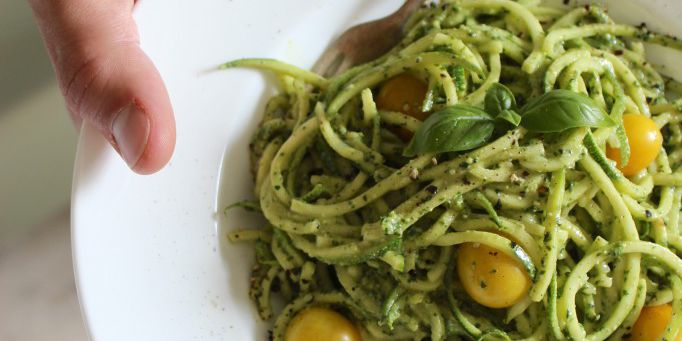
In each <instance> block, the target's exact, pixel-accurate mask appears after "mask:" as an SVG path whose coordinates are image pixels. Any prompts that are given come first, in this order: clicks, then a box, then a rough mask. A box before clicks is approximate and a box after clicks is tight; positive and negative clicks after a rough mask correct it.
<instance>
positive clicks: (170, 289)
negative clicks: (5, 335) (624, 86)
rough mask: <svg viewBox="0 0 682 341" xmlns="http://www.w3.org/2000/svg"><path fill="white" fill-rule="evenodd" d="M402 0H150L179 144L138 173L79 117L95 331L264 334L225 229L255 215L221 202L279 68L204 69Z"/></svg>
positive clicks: (654, 5) (76, 216)
mask: <svg viewBox="0 0 682 341" xmlns="http://www.w3.org/2000/svg"><path fill="white" fill-rule="evenodd" d="M627 2H628V1H625V0H613V1H611V2H610V4H611V11H612V14H614V15H615V16H617V17H619V18H626V19H627V21H628V22H630V23H639V22H642V21H646V22H647V23H648V24H649V26H650V27H652V28H655V29H658V30H662V31H664V32H666V33H674V32H677V33H678V34H681V33H682V25H681V24H680V23H679V22H678V21H677V20H674V19H675V18H679V17H682V4H680V3H678V2H677V0H648V1H646V7H645V8H646V9H648V10H643V9H638V10H636V11H632V10H630V9H631V8H632V7H630V6H625V4H626V3H627ZM638 2H641V3H645V2H644V1H639V0H638ZM399 5H400V1H397V0H374V1H363V0H353V1H350V0H344V1H338V0H336V1H334V0H287V1H266V0H261V1H254V0H231V1H228V0H221V1H218V0H200V1H199V0H197V1H181V0H173V1H171V0H165V1H164V0H146V1H141V2H140V4H139V8H138V11H137V18H138V23H139V29H140V33H141V35H142V41H143V45H144V48H145V50H146V51H147V52H148V54H149V55H150V56H151V57H152V59H153V60H154V61H155V62H156V65H157V67H158V68H159V70H160V71H161V74H162V75H163V76H164V79H165V81H166V84H167V86H168V89H169V92H170V95H171V99H172V102H173V106H174V108H175V113H176V119H177V149H176V151H175V155H174V156H173V160H172V161H171V163H170V164H169V165H168V167H166V168H165V169H164V170H163V171H161V172H160V173H158V174H156V175H153V176H146V177H145V176H137V175H134V174H133V173H131V172H130V171H129V170H128V169H127V168H126V167H125V165H124V163H123V162H122V161H120V160H119V158H118V156H117V155H115V153H114V152H113V151H112V150H111V149H110V148H108V146H107V145H106V142H105V141H104V140H103V139H102V138H100V137H99V136H98V135H97V134H96V133H95V132H94V130H92V129H90V128H88V127H85V129H83V132H82V135H81V138H80V143H79V147H78V155H77V161H76V167H75V168H76V170H75V174H74V187H73V199H72V200H73V202H72V226H73V252H74V262H75V265H76V279H77V285H78V292H79V296H80V300H81V305H82V308H83V313H84V315H85V318H86V323H87V326H88V328H89V330H90V333H91V336H92V338H93V339H94V340H97V341H101V340H116V341H120V340H226V339H230V340H263V339H264V338H265V326H264V325H263V324H261V323H259V322H257V317H256V315H255V309H254V307H253V305H252V304H251V302H250V301H249V299H248V297H247V290H248V287H247V285H248V276H249V268H250V265H251V263H252V261H251V257H252V253H251V251H250V250H249V248H248V247H247V246H241V245H228V244H227V243H226V241H225V239H224V234H222V233H219V229H218V226H223V225H225V226H234V227H241V226H250V225H252V224H257V223H258V220H257V219H255V218H254V217H253V216H248V215H241V214H239V213H234V214H232V215H230V217H229V218H228V219H223V218H221V217H222V215H220V214H217V213H216V212H218V211H220V208H221V207H223V205H224V203H229V202H233V201H237V200H241V199H244V198H247V197H249V196H250V193H251V188H252V183H251V176H250V174H249V172H248V155H247V143H248V140H249V137H250V135H251V133H252V132H253V129H254V128H255V126H256V124H257V121H258V120H259V118H260V115H261V111H262V109H263V104H264V103H263V101H264V100H265V99H266V98H267V97H268V96H269V95H270V94H272V92H273V89H272V87H271V86H270V85H269V84H271V83H269V82H268V79H269V78H267V77H264V76H263V75H262V74H261V73H258V72H255V71H249V70H229V71H223V72H206V71H207V70H209V69H211V68H213V67H214V66H215V65H218V64H219V63H221V62H223V61H227V60H231V59H236V58H241V57H272V58H278V59H282V60H285V61H288V62H290V63H293V64H296V65H299V66H302V67H309V66H310V65H312V63H313V62H314V60H315V59H316V57H317V56H318V55H319V54H320V53H321V52H322V51H323V49H324V48H325V47H326V45H327V44H328V43H329V42H330V40H331V39H332V38H333V37H334V36H335V35H337V34H338V33H340V32H342V31H343V30H344V29H345V28H346V27H348V26H350V25H353V24H355V23H358V22H362V21H366V20H369V19H373V18H377V17H381V16H383V15H385V14H387V13H390V12H391V11H392V10H394V9H395V8H397V7H398V6H399ZM652 13H659V16H657V17H655V16H654V15H653V14H652ZM654 19H655V20H654ZM668 58H669V59H668V60H674V59H670V57H668ZM677 60H679V59H677ZM661 61H665V59H661ZM671 65H674V64H671ZM221 179H222V180H221ZM219 182H222V183H219Z"/></svg>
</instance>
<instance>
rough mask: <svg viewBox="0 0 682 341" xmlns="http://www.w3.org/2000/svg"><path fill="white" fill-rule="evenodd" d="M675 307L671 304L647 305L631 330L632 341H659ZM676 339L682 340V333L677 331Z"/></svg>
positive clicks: (676, 340) (677, 340)
mask: <svg viewBox="0 0 682 341" xmlns="http://www.w3.org/2000/svg"><path fill="white" fill-rule="evenodd" d="M672 313H673V308H672V306H671V305H670V304H663V305H657V306H651V307H645V308H644V309H642V311H641V312H640V313H639V318H637V322H635V325H634V326H632V330H631V331H630V341H657V340H660V338H661V336H663V333H664V332H665V328H666V327H667V326H668V322H670V319H671V316H672ZM675 341H682V333H677V337H675Z"/></svg>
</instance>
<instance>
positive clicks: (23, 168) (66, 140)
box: [0, 1, 87, 341]
mask: <svg viewBox="0 0 682 341" xmlns="http://www.w3.org/2000/svg"><path fill="white" fill-rule="evenodd" d="M76 140H77V132H76V130H75V129H74V127H73V126H72V125H71V122H70V119H69V116H68V115H67V112H66V109H64V103H63V100H62V98H61V95H60V92H59V89H58V87H57V84H56V81H55V78H54V73H53V71H52V67H51V65H50V63H49V60H48V58H47V54H46V52H45V50H44V48H43V44H42V41H41V39H40V36H39V33H38V31H37V29H36V27H35V24H34V22H33V19H32V17H31V11H30V9H29V7H28V4H27V3H26V1H0V169H1V171H0V340H3V341H15V340H16V341H23V340H54V341H61V340H69V341H71V340H73V341H79V340H87V336H86V332H85V329H84V327H83V322H82V319H81V315H80V309H79V307H78V302H77V298H76V290H75V285H74V279H73V268H72V264H71V249H70V247H71V246H70V235H69V199H70V192H71V173H72V168H73V160H74V156H75V151H76Z"/></svg>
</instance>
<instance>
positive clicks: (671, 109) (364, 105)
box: [221, 0, 682, 341]
mask: <svg viewBox="0 0 682 341" xmlns="http://www.w3.org/2000/svg"><path fill="white" fill-rule="evenodd" d="M539 3H540V2H539V1H521V0H519V1H511V0H442V1H439V2H431V3H429V4H428V5H424V6H422V8H421V9H419V10H418V11H417V12H416V13H415V14H414V15H413V16H412V17H411V18H410V19H409V20H408V22H407V26H406V29H405V37H404V40H403V41H401V42H400V43H399V44H398V45H397V46H396V47H395V48H394V49H393V50H391V51H390V52H388V53H387V54H386V55H384V56H382V57H380V58H378V59H376V60H374V61H371V62H369V63H367V64H364V65H359V66H356V67H354V68H352V69H350V70H348V71H345V72H344V73H341V74H339V75H336V76H333V77H330V78H324V77H322V76H320V75H318V74H316V73H313V72H310V71H306V70H302V69H299V68H296V67H294V66H292V65H289V64H286V63H283V62H279V61H275V60H269V59H241V60H236V61H233V62H229V63H226V64H224V65H222V66H221V67H222V68H231V67H252V68H259V69H263V70H267V71H270V72H274V73H275V75H277V76H278V77H279V80H280V81H281V88H282V91H281V92H280V93H279V94H278V95H276V96H274V97H272V99H270V101H269V102H268V104H267V106H266V109H265V114H264V117H263V120H262V122H261V124H260V126H259V129H258V131H257V132H256V133H255V134H254V137H253V140H252V143H251V144H250V150H251V166H252V172H253V175H254V181H255V186H254V190H255V195H256V198H257V200H256V201H253V202H244V203H240V204H237V205H233V206H237V207H244V208H249V209H251V210H260V211H261V212H262V214H263V216H264V217H265V218H266V219H267V224H265V226H262V227H261V228H259V229H246V230H239V231H233V232H230V234H229V238H230V240H232V241H244V242H250V243H253V244H254V245H255V251H256V265H255V266H254V268H253V273H252V277H251V291H250V294H251V297H252V299H253V300H254V301H255V302H256V305H257V308H258V312H259V315H260V317H261V318H263V319H270V318H273V319H274V324H273V329H272V336H273V338H274V339H275V340H282V339H283V338H284V334H285V331H286V328H287V325H288V324H289V322H290V321H291V319H292V318H293V316H294V315H295V314H296V313H298V312H299V311H301V310H303V309H306V308H308V307H311V306H314V305H322V306H327V307H331V308H333V309H335V310H337V311H339V312H341V313H342V314H344V315H346V316H347V317H349V318H350V319H352V320H354V321H355V322H356V323H355V324H356V325H357V326H358V327H359V328H360V329H361V333H362V335H363V339H367V340H372V339H391V340H394V339H414V340H421V339H423V338H430V340H433V341H436V340H460V339H475V340H552V339H573V340H605V339H607V338H611V339H622V338H626V337H627V335H628V333H629V332H630V328H632V326H633V325H634V324H635V321H636V320H637V318H638V316H639V315H640V311H642V309H643V308H644V307H647V306H650V305H654V304H668V303H671V304H672V308H673V318H672V320H671V321H670V322H669V325H668V328H667V329H666V331H665V338H666V339H668V340H672V339H674V338H675V335H676V333H677V331H678V330H679V328H680V326H681V325H682V296H681V295H682V292H681V291H680V290H682V289H681V288H682V259H681V258H680V257H679V256H678V255H679V254H681V253H682V234H681V233H680V232H681V231H680V226H681V225H680V219H681V217H680V210H681V209H682V168H680V167H681V166H682V126H681V125H680V123H682V102H680V101H673V100H672V99H669V98H672V97H666V96H670V95H671V94H672V95H674V93H677V92H679V90H680V89H682V86H680V84H679V83H677V82H676V81H674V80H672V79H670V78H668V77H666V76H664V75H661V74H659V73H658V72H657V71H656V70H655V69H654V68H653V67H652V66H651V65H650V64H649V63H648V62H647V61H646V57H645V55H644V50H643V48H642V43H653V44H659V45H663V46H667V47H672V48H678V49H679V48H680V47H682V43H680V42H678V41H677V39H675V38H673V37H670V36H665V35H660V34H656V33H653V32H650V31H648V30H647V29H646V28H645V27H633V26H628V25H621V24H617V23H615V22H614V21H613V20H611V19H610V18H609V17H608V15H607V13H606V12H605V10H603V9H602V8H600V7H597V6H585V7H580V8H575V9H571V10H569V9H565V8H550V7H545V6H543V5H541V4H539ZM401 74H409V75H411V76H412V77H415V78H417V79H420V80H421V81H422V82H423V83H424V84H425V86H426V88H427V92H426V98H425V100H424V102H423V103H420V104H421V110H422V111H423V112H435V111H438V110H440V109H443V108H445V107H448V106H453V105H456V104H467V105H472V106H478V107H482V106H483V104H484V101H485V97H486V93H487V92H488V91H489V89H491V87H493V85H495V84H496V83H500V84H503V85H505V86H506V87H507V88H508V89H510V90H511V92H512V93H513V95H514V97H515V99H516V101H517V102H519V105H521V104H525V103H527V102H528V101H529V100H530V99H532V98H535V97H538V96H540V95H543V94H545V93H547V92H550V91H553V90H556V89H566V90H572V91H574V92H579V93H583V94H585V95H587V96H589V97H590V98H592V99H593V100H594V102H595V103H597V104H598V105H599V106H600V107H601V108H602V109H604V111H605V112H606V113H608V114H609V116H610V118H611V119H612V120H613V121H614V122H616V125H615V126H613V127H610V128H586V127H583V128H574V129H569V130H567V131H564V132H561V133H553V134H539V133H533V132H531V131H528V130H526V129H524V128H522V127H517V128H512V129H510V130H508V131H506V132H502V133H499V134H497V135H495V136H496V138H495V139H494V140H492V141H490V142H489V143H487V144H485V145H483V146H481V147H479V148H476V149H473V150H469V151H466V152H448V153H435V154H421V155H418V156H416V157H414V158H408V157H406V156H404V155H403V152H404V150H405V149H406V147H407V142H406V141H405V140H404V139H401V138H400V134H398V133H397V132H398V131H401V132H405V133H409V134H410V136H411V135H412V134H414V133H415V132H416V131H417V130H419V128H420V126H421V125H422V121H420V120H419V119H417V118H415V117H413V116H411V115H407V114H406V113H403V112H398V111H392V110H384V109H383V108H382V107H381V106H380V105H378V104H377V96H378V91H379V89H381V87H382V85H383V84H385V83H386V82H387V81H388V80H390V79H391V78H393V77H396V76H398V75H401ZM677 95H678V96H679V94H677ZM624 113H639V114H641V115H644V116H647V117H651V119H652V120H653V122H655V123H656V125H657V126H658V128H659V129H660V130H661V131H662V134H663V138H664V143H663V149H662V150H661V152H660V154H659V155H658V158H657V159H656V160H655V162H653V163H652V164H651V165H650V166H649V167H647V168H645V169H644V170H642V171H641V172H639V173H638V174H636V175H635V176H631V177H626V176H625V175H624V174H623V173H622V172H621V171H620V170H619V168H617V167H616V163H615V162H614V161H612V160H609V159H608V158H607V157H606V148H607V147H606V146H607V144H608V145H611V146H621V147H622V148H621V150H622V152H623V153H624V154H625V155H624V156H623V155H621V157H622V158H623V159H624V160H627V159H628V158H631V156H632V155H631V154H630V153H631V152H630V149H629V148H627V145H628V140H627V136H626V134H625V130H624V125H623V115H624ZM462 244H475V245H485V246H487V247H490V248H493V249H496V250H498V251H499V252H501V253H502V254H504V255H506V256H507V257H510V258H511V259H513V260H515V261H516V262H517V263H518V264H519V265H520V266H521V269H523V271H525V273H526V274H527V275H528V278H529V283H530V284H529V285H530V287H529V290H528V292H527V293H526V294H525V296H524V297H523V298H522V299H520V300H519V301H518V302H516V303H515V304H513V305H511V306H509V307H507V308H502V309H495V308H489V307H486V306H483V305H481V304H479V303H477V302H476V301H475V300H474V299H472V298H471V297H470V296H469V295H468V294H467V292H466V291H465V289H464V288H463V285H462V280H463V279H462V278H459V276H460V275H458V272H457V269H456V268H457V259H458V257H459V253H458V250H459V248H460V245H462ZM275 295H276V296H279V297H282V298H283V299H284V300H285V302H286V307H285V308H284V309H283V310H277V309H275V308H273V307H272V306H271V297H272V296H275Z"/></svg>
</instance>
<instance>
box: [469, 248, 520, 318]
mask: <svg viewBox="0 0 682 341" xmlns="http://www.w3.org/2000/svg"><path fill="white" fill-rule="evenodd" d="M457 273H458V274H459V280H460V281H461V282H462V286H464V290H465V291H466V292H467V293H468V294H469V296H471V298H473V299H474V301H476V302H478V303H480V304H481V305H484V306H486V307H490V308H507V307H510V306H512V305H514V304H515V303H517V302H518V301H520V300H521V299H522V298H523V297H524V296H526V294H527V293H528V290H529V289H530V278H529V277H528V273H527V272H526V270H525V269H524V268H523V266H522V265H521V264H520V263H519V261H518V260H516V259H513V258H511V257H509V256H507V255H505V254H504V253H502V252H500V251H499V250H496V249H493V248H491V247H488V246H485V245H482V244H478V243H465V244H462V245H461V246H460V247H459V256H458V258H457Z"/></svg>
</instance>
